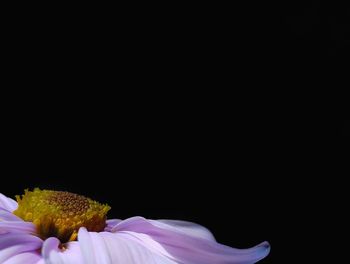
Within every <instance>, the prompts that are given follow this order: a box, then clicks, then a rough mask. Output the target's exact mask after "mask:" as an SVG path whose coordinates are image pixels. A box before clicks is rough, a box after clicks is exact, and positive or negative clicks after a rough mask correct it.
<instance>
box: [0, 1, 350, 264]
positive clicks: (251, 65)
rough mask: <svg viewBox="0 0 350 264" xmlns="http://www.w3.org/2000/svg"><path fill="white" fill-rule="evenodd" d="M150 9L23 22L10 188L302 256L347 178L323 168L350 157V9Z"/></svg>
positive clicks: (15, 71) (9, 147)
mask: <svg viewBox="0 0 350 264" xmlns="http://www.w3.org/2000/svg"><path fill="white" fill-rule="evenodd" d="M148 8H149V9H151V10H153V13H151V12H148V11H147V12H146V11H145V9H144V8H143V7H132V8H131V9H123V8H120V9H118V10H119V11H118V12H117V14H115V13H112V14H111V15H110V16H108V15H102V16H101V19H100V18H98V19H97V20H98V21H99V23H97V22H96V18H95V16H93V17H91V16H90V15H87V16H86V18H84V19H80V18H79V19H78V18H76V13H73V14H72V16H71V18H72V20H70V21H69V23H67V24H64V25H63V22H62V20H61V19H56V20H55V19H54V21H52V23H43V20H41V19H36V18H31V20H30V21H31V22H32V23H28V21H26V23H20V24H19V25H15V26H14V28H15V29H16V30H13V29H9V36H10V37H9V38H7V39H8V41H7V44H8V47H9V48H8V51H9V52H8V53H7V54H8V55H9V60H8V64H6V67H5V69H4V71H5V72H4V73H3V75H4V76H6V77H7V78H8V81H7V82H6V83H7V84H6V87H7V89H4V90H3V96H2V97H1V98H2V104H1V107H2V116H1V117H2V119H1V131H2V140H1V144H2V145H1V149H2V161H1V174H0V175H1V190H0V191H1V192H2V193H4V194H6V195H9V196H12V197H13V196H14V195H15V194H20V193H22V192H23V189H25V188H34V187H41V188H49V189H57V190H67V191H72V192H76V193H80V194H83V195H86V196H89V197H91V198H94V199H96V200H98V201H101V202H106V203H108V204H110V205H111V206H112V210H111V212H110V217H116V218H127V217H131V216H135V215H142V216H145V217H147V218H154V219H157V218H170V219H183V220H188V221H194V222H197V223H200V224H202V225H205V226H207V227H208V228H209V229H211V230H212V231H213V233H214V234H215V236H216V237H217V239H218V241H219V242H222V243H224V244H228V245H230V246H234V247H241V248H244V247H250V246H253V245H255V244H257V243H260V242H262V241H264V240H268V241H269V242H270V243H271V245H272V251H271V255H270V256H269V258H268V259H266V260H264V261H262V262H261V263H272V262H273V260H274V259H275V260H276V259H277V257H278V256H280V257H281V258H282V257H283V258H284V260H285V259H286V258H287V259H288V260H291V259H293V258H295V259H298V258H296V257H295V256H294V255H295V254H294V253H293V252H294V251H293V250H292V248H293V249H294V247H296V248H299V247H300V244H302V242H301V241H306V236H307V235H310V234H312V235H313V236H314V237H316V238H318V237H319V236H321V233H320V232H318V231H317V230H315V229H316V228H314V222H313V220H311V219H312V218H308V217H307V216H308V215H309V214H310V213H311V214H313V215H315V216H320V218H321V216H322V215H323V214H325V210H326V209H328V207H330V206H331V205H330V203H329V200H328V199H327V198H326V197H328V196H327V195H326V196H324V193H327V191H326V190H327V188H326V187H328V188H330V189H332V188H333V187H337V186H336V185H335V184H333V183H332V182H330V181H328V180H326V179H328V178H323V177H321V176H320V175H321V174H324V173H328V174H327V175H331V176H332V177H334V178H336V179H337V180H339V179H338V178H337V177H338V175H340V174H336V173H335V172H334V171H333V172H332V171H331V170H328V169H329V167H332V168H338V166H335V165H334V166H333V165H331V161H334V160H335V159H336V160H337V162H339V161H342V159H345V158H344V156H342V155H340V153H342V151H343V150H345V148H344V145H345V141H346V135H348V134H349V129H348V127H349V125H348V123H349V122H348V121H346V120H348V118H347V116H346V105H347V103H346V102H345V103H343V102H341V101H342V100H340V99H339V98H341V97H342V96H339V98H336V97H335V96H334V95H333V93H332V92H331V90H332V89H333V88H334V87H342V84H341V83H342V81H341V78H340V77H341V75H342V72H343V70H344V69H343V68H342V67H341V63H342V62H344V58H345V57H346V55H347V54H348V50H347V49H345V47H346V44H348V38H347V37H346V36H347V35H346V34H345V33H346V25H345V21H344V20H343V18H344V17H345V14H346V12H347V11H346V9H343V8H341V7H337V6H334V5H333V6H330V5H325V4H320V3H318V2H317V1H310V3H308V4H303V5H298V4H295V3H294V4H290V5H289V4H285V5H283V6H267V5H266V3H263V4H260V5H251V4H250V3H249V4H246V5H244V4H242V5H240V6H238V5H236V6H234V7H233V6H227V7H224V6H220V7H213V6H204V4H203V5H201V6H196V7H189V6H187V7H181V6H172V7H171V8H167V7H164V8H163V9H162V10H163V11H162V12H158V11H157V10H158V8H159V7H157V8H156V7H154V8H152V7H148ZM113 10H114V9H113ZM147 10H148V9H147ZM105 11H106V10H104V12H105ZM111 11H112V10H111ZM50 16H52V14H49V17H50ZM92 18H94V19H92ZM47 19H48V18H47ZM45 21H46V20H45ZM15 23H16V22H13V24H15ZM17 37H19V40H17ZM41 40H43V41H41ZM23 43H25V45H24V44H23ZM10 50H11V52H10ZM12 50H14V52H12ZM19 62H20V63H19ZM324 86H325V87H328V88H332V89H331V90H329V89H328V90H324V89H321V88H320V87H324ZM27 87H29V88H27ZM39 87H40V89H37V88H39ZM19 88H21V89H19ZM22 88H25V89H22ZM310 88H311V89H310ZM313 88H315V89H313ZM9 91H10V94H7V93H8V92H9ZM329 154H331V156H332V159H327V158H328V155H329ZM326 157H327V158H326ZM335 157H337V158H335ZM338 157H339V159H338ZM336 198H337V199H338V198H339V200H341V199H342V192H338V194H337V195H336ZM297 226H298V227H299V226H301V227H300V229H303V228H306V229H307V232H305V233H303V234H302V235H300V236H298V237H297V239H296V240H297V243H296V244H293V245H292V246H290V245H289V246H287V244H288V242H287V241H294V240H293V239H295V233H296V232H295V229H296V227H297ZM305 234H307V235H305ZM323 234H324V233H322V235H323ZM305 243H306V242H305ZM296 251H298V249H296ZM282 252H285V254H282ZM283 255H284V256H283ZM284 260H283V261H284ZM281 261H282V260H281ZM281 261H279V263H280V262H281ZM298 262H300V259H298Z"/></svg>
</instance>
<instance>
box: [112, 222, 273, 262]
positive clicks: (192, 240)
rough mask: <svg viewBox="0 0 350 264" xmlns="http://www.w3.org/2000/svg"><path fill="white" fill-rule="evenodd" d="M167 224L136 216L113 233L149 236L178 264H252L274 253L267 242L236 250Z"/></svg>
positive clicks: (121, 224)
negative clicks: (126, 232) (133, 233)
mask: <svg viewBox="0 0 350 264" xmlns="http://www.w3.org/2000/svg"><path fill="white" fill-rule="evenodd" d="M164 225H165V223H164V222H160V223H156V221H154V220H146V219H144V218H142V217H133V218H129V219H127V220H125V221H123V222H121V223H119V224H118V225H117V226H116V227H115V228H114V230H113V231H114V232H116V231H117V232H118V231H119V232H121V231H133V232H137V233H143V234H148V235H149V236H150V237H152V239H153V240H155V241H156V242H158V243H159V244H161V245H163V247H164V248H165V250H166V251H167V252H168V253H170V255H171V256H173V257H174V258H175V259H176V262H180V263H186V264H197V263H201V264H212V263H215V264H224V263H225V264H249V263H255V262H257V261H259V260H261V259H262V258H264V257H266V256H267V255H268V253H269V251H270V246H269V244H268V243H267V242H263V243H261V244H259V245H257V246H256V247H253V248H250V249H235V248H231V247H228V246H225V245H222V244H219V243H217V242H215V241H213V240H209V239H204V238H201V237H198V236H194V235H193V233H192V234H185V233H184V232H183V230H181V229H179V230H177V229H176V228H174V226H170V227H165V226H164ZM146 246H147V245H146Z"/></svg>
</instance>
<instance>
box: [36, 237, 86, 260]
mask: <svg viewBox="0 0 350 264" xmlns="http://www.w3.org/2000/svg"><path fill="white" fill-rule="evenodd" d="M59 244H60V241H59V240H58V239H57V238H55V237H50V238H48V239H46V240H45V242H44V244H43V247H42V250H41V252H42V256H43V257H44V259H45V263H46V264H84V262H83V257H82V255H81V252H80V246H79V243H78V242H69V243H67V244H65V246H66V249H65V250H64V251H62V250H61V249H59V248H58V246H59Z"/></svg>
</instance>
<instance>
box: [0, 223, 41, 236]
mask: <svg viewBox="0 0 350 264" xmlns="http://www.w3.org/2000/svg"><path fill="white" fill-rule="evenodd" d="M0 232H11V233H27V234H35V225H34V224H33V223H30V222H24V221H0Z"/></svg>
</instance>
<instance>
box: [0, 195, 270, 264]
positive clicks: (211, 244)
mask: <svg viewBox="0 0 350 264" xmlns="http://www.w3.org/2000/svg"><path fill="white" fill-rule="evenodd" d="M35 191H36V190H34V192H35ZM39 191H40V190H39ZM41 192H43V191H41ZM56 193H57V192H56ZM60 193H61V192H60ZM26 195H27V194H26ZM81 197H83V196H81ZM18 199H19V198H18V197H17V200H18ZM41 199H42V198H41ZM23 200H25V199H24V198H23V199H22V203H24V202H23ZM61 200H62V199H61ZM61 200H60V201H61ZM18 201H19V204H20V207H21V206H22V207H24V206H26V205H22V204H21V200H18ZM37 207H39V205H38V206H36V205H35V206H34V207H33V208H37ZM101 208H102V207H101ZM73 209H74V206H73ZM21 210H22V211H23V209H21ZM19 211H20V210H18V203H17V202H16V201H14V200H12V199H10V198H8V197H6V196H4V195H2V194H1V193H0V263H2V264H17V263H18V264H19V263H21V264H23V263H25V264H34V263H36V264H44V263H47V264H58V263H61V264H68V263H71V264H83V263H84V264H94V263H98V264H114V263H115V264H117V263H122V264H137V263H140V264H141V263H149V264H152V263H157V264H159V263H162V264H163V263H164V264H171V263H183V264H234V263H240V264H249V263H255V262H257V261H259V260H261V259H262V258H264V257H266V256H267V255H268V253H269V250H270V246H269V244H268V243H267V242H263V243H261V244H259V245H257V246H255V247H253V248H250V249H235V248H231V247H228V246H225V245H222V244H219V243H217V242H216V241H215V239H214V237H213V235H212V234H211V233H210V232H209V231H208V230H207V229H206V228H204V227H202V226H200V225H197V224H194V223H190V222H184V221H175V220H148V219H145V218H143V217H132V218H129V219H126V220H118V219H113V220H105V222H104V223H105V224H104V228H103V230H101V231H98V232H94V231H88V230H87V228H86V227H84V226H80V227H79V229H78V230H76V231H77V236H74V235H72V236H70V240H69V241H68V242H62V241H60V240H59V239H58V238H57V237H53V236H51V237H50V236H49V237H45V236H44V235H43V234H45V232H46V231H43V230H50V232H51V233H50V234H53V233H55V232H56V233H57V234H60V232H58V231H57V230H58V229H59V228H60V227H59V228H58V229H55V231H53V230H54V229H53V227H52V226H51V227H48V228H47V229H43V226H41V227H40V228H39V226H40V224H38V223H39V221H38V219H35V220H33V222H29V221H24V220H23V219H22V218H23V217H22V218H20V217H18V216H17V215H20V214H21V213H19ZM25 212H26V213H25V214H27V216H26V217H32V218H33V219H34V218H35V214H36V212H34V211H33V212H29V211H28V210H27V211H25ZM60 213H61V211H60ZM16 214H17V215H16ZM30 214H33V215H34V216H32V215H30ZM52 218H54V216H50V219H52ZM40 219H41V221H42V224H43V220H42V219H43V218H42V217H41V218H40ZM104 219H105V218H104ZM67 221H68V220H67ZM79 221H80V220H79ZM79 223H80V222H79ZM45 224H46V222H45ZM52 232H53V233H52ZM46 234H49V233H46ZM61 240H62V239H61Z"/></svg>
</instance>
